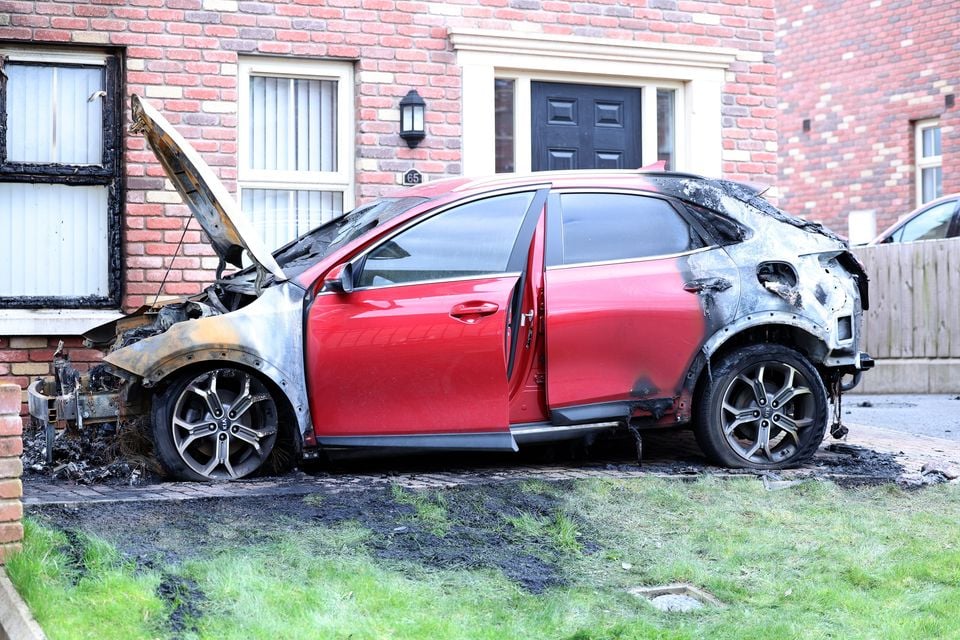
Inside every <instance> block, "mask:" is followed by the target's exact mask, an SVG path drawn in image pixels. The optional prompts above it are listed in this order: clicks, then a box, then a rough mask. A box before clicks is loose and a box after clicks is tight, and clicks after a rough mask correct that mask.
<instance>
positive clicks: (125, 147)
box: [0, 0, 777, 385]
mask: <svg viewBox="0 0 960 640" xmlns="http://www.w3.org/2000/svg"><path fill="white" fill-rule="evenodd" d="M773 5H774V2H773V0H756V1H752V2H750V3H749V4H748V3H747V2H745V1H744V0H724V1H721V2H706V1H704V2H699V1H688V0H646V1H640V2H638V1H636V0H604V1H597V2H577V1H567V0H469V1H463V2H459V1H446V2H436V1H432V0H423V1H410V0H277V1H267V0H80V1H70V2H67V1H54V0H51V1H39V2H30V1H25V0H0V62H2V70H3V74H2V76H0V77H2V83H0V251H2V254H3V255H4V257H5V261H4V264H5V266H4V269H3V271H2V273H0V380H3V381H8V382H16V383H19V384H21V385H26V384H27V383H28V381H29V379H30V378H31V377H33V376H36V375H41V374H46V373H48V364H47V363H48V362H49V360H50V357H51V354H52V352H53V349H54V348H55V346H56V344H57V341H58V340H59V339H60V338H65V339H66V343H67V346H68V347H69V348H70V349H71V351H72V356H73V359H74V360H75V361H78V362H80V363H83V362H92V361H95V360H97V359H98V357H99V356H98V353H96V352H93V351H87V350H84V349H82V348H81V342H80V338H79V337H78V336H79V334H80V333H82V332H83V331H85V330H87V329H89V328H91V327H92V326H95V325H97V324H99V323H101V322H103V321H106V320H108V319H110V318H113V317H116V316H117V315H118V313H119V312H120V311H123V310H131V309H134V308H136V307H138V306H140V305H142V304H150V303H152V302H153V301H154V299H155V298H156V296H157V295H158V294H163V295H176V294H191V293H196V292H199V291H200V290H201V289H202V287H203V286H204V284H205V283H209V282H210V280H211V279H212V277H213V269H214V268H215V267H216V265H217V259H216V258H215V257H214V256H213V254H212V252H211V251H209V250H208V249H207V247H206V246H205V245H204V244H203V242H202V239H201V233H200V231H199V230H198V229H199V227H198V226H197V225H196V223H195V222H194V223H190V222H189V220H190V217H189V215H188V212H187V210H186V208H185V207H184V206H183V205H182V204H180V201H179V197H178V195H177V194H176V192H175V191H173V190H172V188H171V186H170V185H169V183H167V182H166V180H165V178H164V174H163V171H162V169H161V167H160V165H159V164H158V163H157V162H156V161H155V159H154V157H153V155H152V153H151V152H150V150H149V149H147V148H146V147H145V143H144V140H143V139H142V138H141V137H139V136H137V135H134V134H130V133H128V131H127V127H128V125H129V124H130V107H129V100H128V97H129V96H130V95H131V94H139V95H141V96H144V97H146V98H147V99H148V100H150V101H151V102H152V103H153V104H154V105H155V106H156V107H157V108H158V109H160V111H161V112H163V113H164V114H165V115H166V116H167V118H168V119H169V120H170V121H171V122H172V123H173V124H175V125H176V126H177V127H178V129H179V131H180V132H181V133H182V134H183V135H184V136H185V137H186V138H187V139H188V140H190V141H191V142H192V144H193V145H194V146H195V147H196V148H197V150H198V151H199V152H200V153H201V154H202V155H203V156H204V158H205V159H206V160H207V162H208V163H209V164H210V165H211V166H212V167H213V168H214V170H215V171H216V172H217V173H218V174H219V176H220V178H221V179H222V180H223V182H224V183H225V185H226V186H227V188H228V189H229V190H230V191H232V192H233V193H234V194H235V195H236V197H237V200H238V201H239V202H240V203H241V205H242V207H243V209H244V211H245V212H246V213H247V214H248V215H249V216H250V217H251V219H252V220H253V222H254V224H255V225H257V226H258V228H259V229H261V230H262V232H263V237H264V240H265V241H266V242H267V243H268V244H270V245H271V246H279V245H280V244H282V243H283V242H285V241H286V240H287V239H290V238H292V237H295V235H297V234H299V233H301V232H303V231H304V230H305V229H306V228H309V227H310V226H314V225H316V224H318V223H319V222H321V221H325V220H328V219H330V218H331V217H333V216H336V215H338V214H340V213H342V212H343V211H346V210H349V209H350V208H352V207H353V206H355V205H356V204H359V203H361V202H364V201H367V200H369V199H371V198H374V197H376V196H378V195H380V194H382V193H385V192H387V191H389V190H391V189H395V188H397V178H398V176H399V175H400V174H401V173H402V172H404V171H407V170H409V169H411V168H415V169H417V170H419V171H420V172H422V173H423V175H424V176H426V178H427V179H437V178H440V177H444V176H450V175H458V174H461V173H467V174H480V173H492V172H494V171H505V170H517V171H529V170H538V169H544V168H581V167H609V168H615V167H624V168H630V167H637V166H641V165H644V164H648V163H652V162H656V161H657V160H658V159H660V160H665V161H667V162H668V164H669V165H670V166H671V168H675V169H678V170H685V171H691V172H696V173H702V174H707V175H724V176H726V177H731V178H738V179H747V180H753V181H765V182H770V183H772V182H773V181H775V179H776V172H777V164H776V157H777V117H776V116H777V97H776V70H775V68H774V64H773V63H774V58H773V55H774V47H775V44H774V31H775V16H774V8H773ZM411 89H415V90H416V91H417V92H418V94H419V95H420V96H421V97H422V98H423V100H424V102H425V104H426V114H425V125H426V126H425V134H426V136H425V138H424V139H423V141H422V142H421V143H420V144H419V145H418V146H416V148H410V147H409V146H408V145H407V144H405V142H404V140H403V139H401V138H400V137H399V135H398V133H399V102H400V100H401V99H402V98H403V97H404V96H405V95H406V94H407V93H408V92H409V91H410V90H411ZM588 103H590V104H588ZM578 104H579V105H581V106H580V107H578V106H577V105H578ZM559 125H562V126H560V127H559V129H558V126H559ZM551 127H553V128H552V129H551ZM564 127H565V128H564ZM560 129H562V130H560ZM558 130H560V133H559V134H557V133H556V131H558ZM601 130H602V131H601ZM571 132H572V137H571ZM611 132H613V137H612V138H611ZM551 136H552V137H551ZM557 136H559V138H558V137H557ZM601 139H602V140H603V143H602V144H601V142H600V140H601ZM550 140H553V142H550ZM611 140H612V142H611Z"/></svg>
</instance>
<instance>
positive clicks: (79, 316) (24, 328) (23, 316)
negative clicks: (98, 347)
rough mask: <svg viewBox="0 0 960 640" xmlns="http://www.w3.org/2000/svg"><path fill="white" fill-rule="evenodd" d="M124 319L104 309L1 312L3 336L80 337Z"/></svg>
mask: <svg viewBox="0 0 960 640" xmlns="http://www.w3.org/2000/svg"><path fill="white" fill-rule="evenodd" d="M123 315H124V314H123V313H121V312H120V311H117V310H102V309H0V335H4V336H79V335H82V334H83V333H85V332H87V331H89V330H90V329H93V328H94V327H98V326H100V325H101V324H105V323H107V322H111V321H113V320H116V319H117V318H122V317H123Z"/></svg>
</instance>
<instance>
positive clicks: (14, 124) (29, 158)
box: [0, 47, 121, 309]
mask: <svg viewBox="0 0 960 640" xmlns="http://www.w3.org/2000/svg"><path fill="white" fill-rule="evenodd" d="M118 68H119V66H118V60H117V57H116V56H113V55H109V54H106V53H100V52H90V51H86V50H69V51H66V50H44V49H20V48H5V47H0V254H2V255H3V257H4V265H5V266H4V268H3V269H2V270H0V306H2V307H6V308H11V307H13V308H24V309H28V308H45V307H70V308H78V307H87V308H95V307H114V308H115V307H117V306H118V305H119V303H120V268H119V262H120V260H119V257H120V231H119V216H120V193H121V183H120V178H121V176H120V158H119V156H120V149H121V145H120V124H119V123H120V113H119V110H120V104H119V96H118V82H117V77H118Z"/></svg>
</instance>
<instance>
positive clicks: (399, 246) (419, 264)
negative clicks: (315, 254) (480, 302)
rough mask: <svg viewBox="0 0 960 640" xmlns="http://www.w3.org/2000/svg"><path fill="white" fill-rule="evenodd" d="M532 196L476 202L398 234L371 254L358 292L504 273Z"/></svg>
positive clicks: (531, 194)
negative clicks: (381, 287)
mask: <svg viewBox="0 0 960 640" xmlns="http://www.w3.org/2000/svg"><path fill="white" fill-rule="evenodd" d="M533 197H534V192H528V193H512V194H508V195H502V196H494V197H492V198H486V199H483V200H476V201H474V202H469V203H467V204H463V205H460V206H457V207H454V208H452V209H449V210H447V211H444V212H443V213H441V214H439V215H435V216H432V217H430V218H427V219H426V220H424V221H423V222H420V223H418V224H417V225H415V226H413V227H410V228H409V229H406V230H405V231H401V232H400V233H398V234H397V235H395V236H393V237H392V238H390V239H389V240H387V241H386V242H384V243H383V244H381V245H380V246H378V247H377V248H375V249H374V250H373V251H371V252H370V253H369V254H367V256H366V259H365V260H364V262H363V267H362V270H361V273H360V276H359V278H358V279H357V281H356V286H358V287H379V286H387V285H392V284H402V283H408V282H425V281H430V280H445V279H449V278H465V277H472V276H480V275H486V274H497V273H505V272H506V271H507V265H508V262H509V260H510V253H511V252H512V251H513V245H514V242H515V241H516V239H517V234H518V233H519V231H520V224H521V223H522V222H523V217H524V214H525V213H526V211H527V208H529V206H530V202H531V201H532V200H533Z"/></svg>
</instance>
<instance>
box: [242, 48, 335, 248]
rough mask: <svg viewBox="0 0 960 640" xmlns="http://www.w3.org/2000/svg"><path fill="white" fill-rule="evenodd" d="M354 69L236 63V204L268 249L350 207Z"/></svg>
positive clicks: (258, 60)
mask: <svg viewBox="0 0 960 640" xmlns="http://www.w3.org/2000/svg"><path fill="white" fill-rule="evenodd" d="M352 74H353V68H352V66H351V65H350V64H349V63H343V62H314V61H303V60H275V59H261V58H251V59H248V60H242V61H241V64H240V95H239V97H240V109H239V115H240V123H239V126H240V173H239V188H240V206H241V208H242V209H243V211H244V213H246V215H247V216H248V217H249V218H250V220H251V221H252V222H253V225H254V227H255V228H256V230H257V231H258V232H259V233H260V234H261V238H262V239H263V241H264V242H265V243H266V245H267V246H268V247H269V248H270V249H271V250H272V249H276V248H277V247H280V246H282V245H284V244H286V243H287V242H289V241H291V240H293V239H295V238H297V237H298V236H300V235H302V234H303V233H305V232H307V231H309V230H310V229H313V228H314V227H317V226H319V225H320V224H323V223H324V222H327V221H329V220H331V219H333V218H336V217H338V216H340V215H342V214H343V212H344V211H348V210H349V209H351V208H352V207H353V144H354V143H353V108H354V106H353V78H352Z"/></svg>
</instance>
